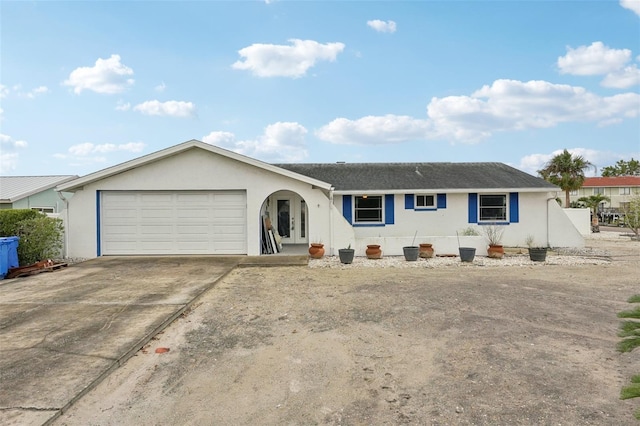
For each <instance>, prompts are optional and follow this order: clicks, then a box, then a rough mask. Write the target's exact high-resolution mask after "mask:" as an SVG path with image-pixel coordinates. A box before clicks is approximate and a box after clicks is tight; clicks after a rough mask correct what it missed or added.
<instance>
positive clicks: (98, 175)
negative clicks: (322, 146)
mask: <svg viewBox="0 0 640 426" xmlns="http://www.w3.org/2000/svg"><path fill="white" fill-rule="evenodd" d="M190 149H201V150H204V151H207V152H211V153H214V154H217V155H221V156H223V157H226V158H230V159H233V160H236V161H240V162H242V163H245V164H248V165H251V166H254V167H258V168H261V169H264V170H268V171H271V172H273V173H277V174H280V175H283V176H287V177H290V178H292V179H296V180H299V181H303V182H306V183H308V184H310V185H314V186H317V187H320V188H324V189H327V190H328V189H329V188H330V187H331V185H330V184H328V183H327V182H322V181H320V180H317V179H315V178H313V177H310V176H306V175H300V174H297V173H295V172H293V171H290V170H285V169H283V168H280V167H276V166H274V165H271V164H268V163H264V162H262V161H260V160H256V159H253V158H250V157H246V156H244V155H241V154H238V153H236V152H233V151H229V150H226V149H224V148H220V147H217V146H215V145H211V144H207V143H204V142H201V141H198V140H195V139H192V140H190V141H187V142H183V143H181V144H178V145H174V146H172V147H169V148H166V149H163V150H160V151H156V152H153V153H151V154H148V155H145V156H142V157H138V158H135V159H133V160H130V161H127V162H124V163H121V164H118V165H115V166H112V167H109V168H106V169H103V170H99V171H97V172H95V173H91V174H88V175H86V176H83V177H81V178H78V179H76V180H74V181H73V182H69V183H67V184H62V185H59V186H58V188H57V190H59V191H71V192H73V191H75V190H77V189H81V188H82V187H83V186H85V185H88V184H90V183H93V182H97V181H99V180H101V179H106V178H108V177H110V176H114V175H117V174H119V173H123V172H126V171H127V170H131V169H133V168H136V167H141V166H144V165H145V164H149V163H153V162H156V161H160V160H162V159H164V158H168V157H170V156H173V155H176V154H179V153H181V152H185V151H187V150H190Z"/></svg>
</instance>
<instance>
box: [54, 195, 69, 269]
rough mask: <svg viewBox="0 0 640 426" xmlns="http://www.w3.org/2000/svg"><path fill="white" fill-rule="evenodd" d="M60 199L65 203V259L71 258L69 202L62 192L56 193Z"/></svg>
mask: <svg viewBox="0 0 640 426" xmlns="http://www.w3.org/2000/svg"><path fill="white" fill-rule="evenodd" d="M56 192H57V193H58V197H60V199H61V200H62V202H64V251H63V253H62V255H63V256H64V258H65V259H67V258H68V257H69V200H67V199H66V198H65V197H64V195H62V191H56Z"/></svg>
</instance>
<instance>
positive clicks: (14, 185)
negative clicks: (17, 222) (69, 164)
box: [0, 175, 78, 203]
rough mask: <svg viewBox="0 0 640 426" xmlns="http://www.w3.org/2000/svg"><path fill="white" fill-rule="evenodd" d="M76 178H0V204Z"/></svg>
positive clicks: (72, 176) (67, 176) (71, 176)
mask: <svg viewBox="0 0 640 426" xmlns="http://www.w3.org/2000/svg"><path fill="white" fill-rule="evenodd" d="M77 177H78V176H75V175H63V176H0V202H4V203H12V202H15V201H18V200H21V199H23V198H25V197H28V196H30V195H33V194H37V193H38V192H42V191H45V190H47V189H51V188H53V187H55V186H56V185H58V184H60V183H62V182H67V181H69V180H71V179H75V178H77Z"/></svg>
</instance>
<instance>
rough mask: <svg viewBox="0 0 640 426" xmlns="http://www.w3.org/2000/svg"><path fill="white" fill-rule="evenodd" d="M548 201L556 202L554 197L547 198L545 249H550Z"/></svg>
mask: <svg viewBox="0 0 640 426" xmlns="http://www.w3.org/2000/svg"><path fill="white" fill-rule="evenodd" d="M549 201H554V202H555V201H556V197H551V198H547V247H550V244H549V242H550V241H551V229H549V214H550V213H551V212H550V210H549Z"/></svg>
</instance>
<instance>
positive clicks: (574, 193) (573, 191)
mask: <svg viewBox="0 0 640 426" xmlns="http://www.w3.org/2000/svg"><path fill="white" fill-rule="evenodd" d="M569 195H578V190H577V189H574V190H572V191H569Z"/></svg>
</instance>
